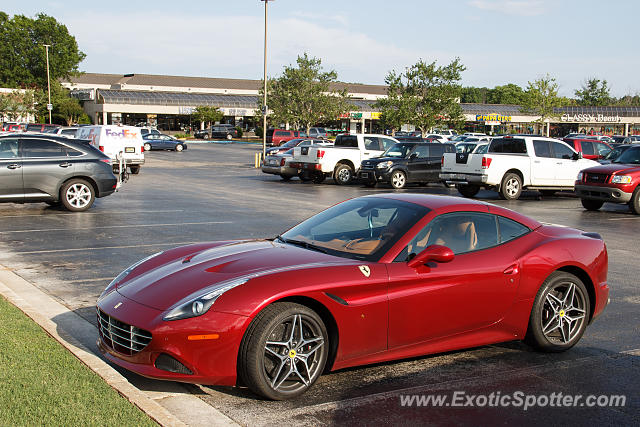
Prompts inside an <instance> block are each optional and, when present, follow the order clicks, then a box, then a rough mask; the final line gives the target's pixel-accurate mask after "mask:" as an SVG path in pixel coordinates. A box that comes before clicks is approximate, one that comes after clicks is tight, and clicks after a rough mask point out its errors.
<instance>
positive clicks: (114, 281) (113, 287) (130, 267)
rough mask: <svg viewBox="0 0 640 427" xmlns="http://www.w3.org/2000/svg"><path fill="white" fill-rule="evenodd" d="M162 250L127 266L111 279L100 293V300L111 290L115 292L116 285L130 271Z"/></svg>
mask: <svg viewBox="0 0 640 427" xmlns="http://www.w3.org/2000/svg"><path fill="white" fill-rule="evenodd" d="M161 253H162V252H158V253H155V254H153V255H149V256H148V257H146V258H143V259H141V260H140V261H138V262H136V263H135V264H132V265H130V266H129V267H127V269H126V270H124V271H123V272H122V273H120V274H118V275H117V276H116V278H115V279H113V280H112V281H111V283H109V284H108V285H107V287H106V288H104V291H102V293H101V294H100V297H98V301H100V300H101V299H102V298H104V297H106V296H107V295H109V294H110V293H111V292H113V291H114V290H115V289H116V285H117V284H118V283H120V282H121V281H122V280H123V279H124V278H125V277H127V276H128V275H129V273H131V272H132V271H133V269H135V268H136V267H137V266H139V265H140V264H142V263H143V262H146V261H149V260H150V259H151V258H155V257H157V256H158V255H160V254H161Z"/></svg>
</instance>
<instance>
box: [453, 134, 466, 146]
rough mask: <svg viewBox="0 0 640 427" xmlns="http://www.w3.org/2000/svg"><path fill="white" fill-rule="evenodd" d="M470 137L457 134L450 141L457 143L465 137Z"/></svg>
mask: <svg viewBox="0 0 640 427" xmlns="http://www.w3.org/2000/svg"><path fill="white" fill-rule="evenodd" d="M467 138H469V135H456V136H454V137H453V138H451V139H450V140H449V142H451V143H453V144H457V143H458V142H462V141H464V140H465V139H467Z"/></svg>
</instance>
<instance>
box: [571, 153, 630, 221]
mask: <svg viewBox="0 0 640 427" xmlns="http://www.w3.org/2000/svg"><path fill="white" fill-rule="evenodd" d="M638 184H640V145H639V144H634V145H632V146H630V148H628V149H627V150H625V151H624V152H623V153H622V154H621V155H620V156H619V157H618V158H616V159H615V160H613V161H612V162H611V163H610V164H608V165H599V166H595V167H592V168H587V169H584V170H582V171H581V172H580V173H579V174H578V178H577V180H576V182H575V187H576V194H577V196H578V197H580V200H581V201H582V206H584V208H585V209H587V210H590V211H593V210H598V209H600V208H601V207H602V205H603V204H604V203H605V202H611V203H626V204H628V205H629V208H630V209H631V212H633V213H634V214H636V215H640V187H638Z"/></svg>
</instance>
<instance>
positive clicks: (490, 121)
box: [484, 120, 502, 126]
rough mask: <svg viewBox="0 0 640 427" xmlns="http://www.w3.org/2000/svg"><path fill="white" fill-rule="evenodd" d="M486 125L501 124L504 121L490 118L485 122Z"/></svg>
mask: <svg viewBox="0 0 640 427" xmlns="http://www.w3.org/2000/svg"><path fill="white" fill-rule="evenodd" d="M484 124H485V125H487V126H500V125H501V124H502V122H499V121H497V120H489V121H486V122H484Z"/></svg>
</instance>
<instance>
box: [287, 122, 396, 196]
mask: <svg viewBox="0 0 640 427" xmlns="http://www.w3.org/2000/svg"><path fill="white" fill-rule="evenodd" d="M397 142H398V141H397V140H396V139H394V138H391V137H389V136H386V135H374V134H353V135H338V136H337V137H336V142H335V144H334V145H333V147H322V146H311V147H295V148H294V149H293V160H292V161H291V163H290V164H289V166H290V167H293V168H297V169H298V170H299V173H298V175H299V176H300V177H301V178H302V177H305V178H311V179H313V182H315V183H320V182H322V181H324V179H325V178H326V177H327V176H332V177H333V179H334V180H335V182H336V183H337V184H340V185H344V184H348V183H350V182H351V181H352V180H353V178H354V177H355V176H356V174H357V173H358V171H359V170H360V162H362V161H363V160H366V159H370V158H372V157H377V156H380V155H382V153H384V152H385V151H386V150H387V148H389V147H391V146H392V145H394V144H396V143H397Z"/></svg>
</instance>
